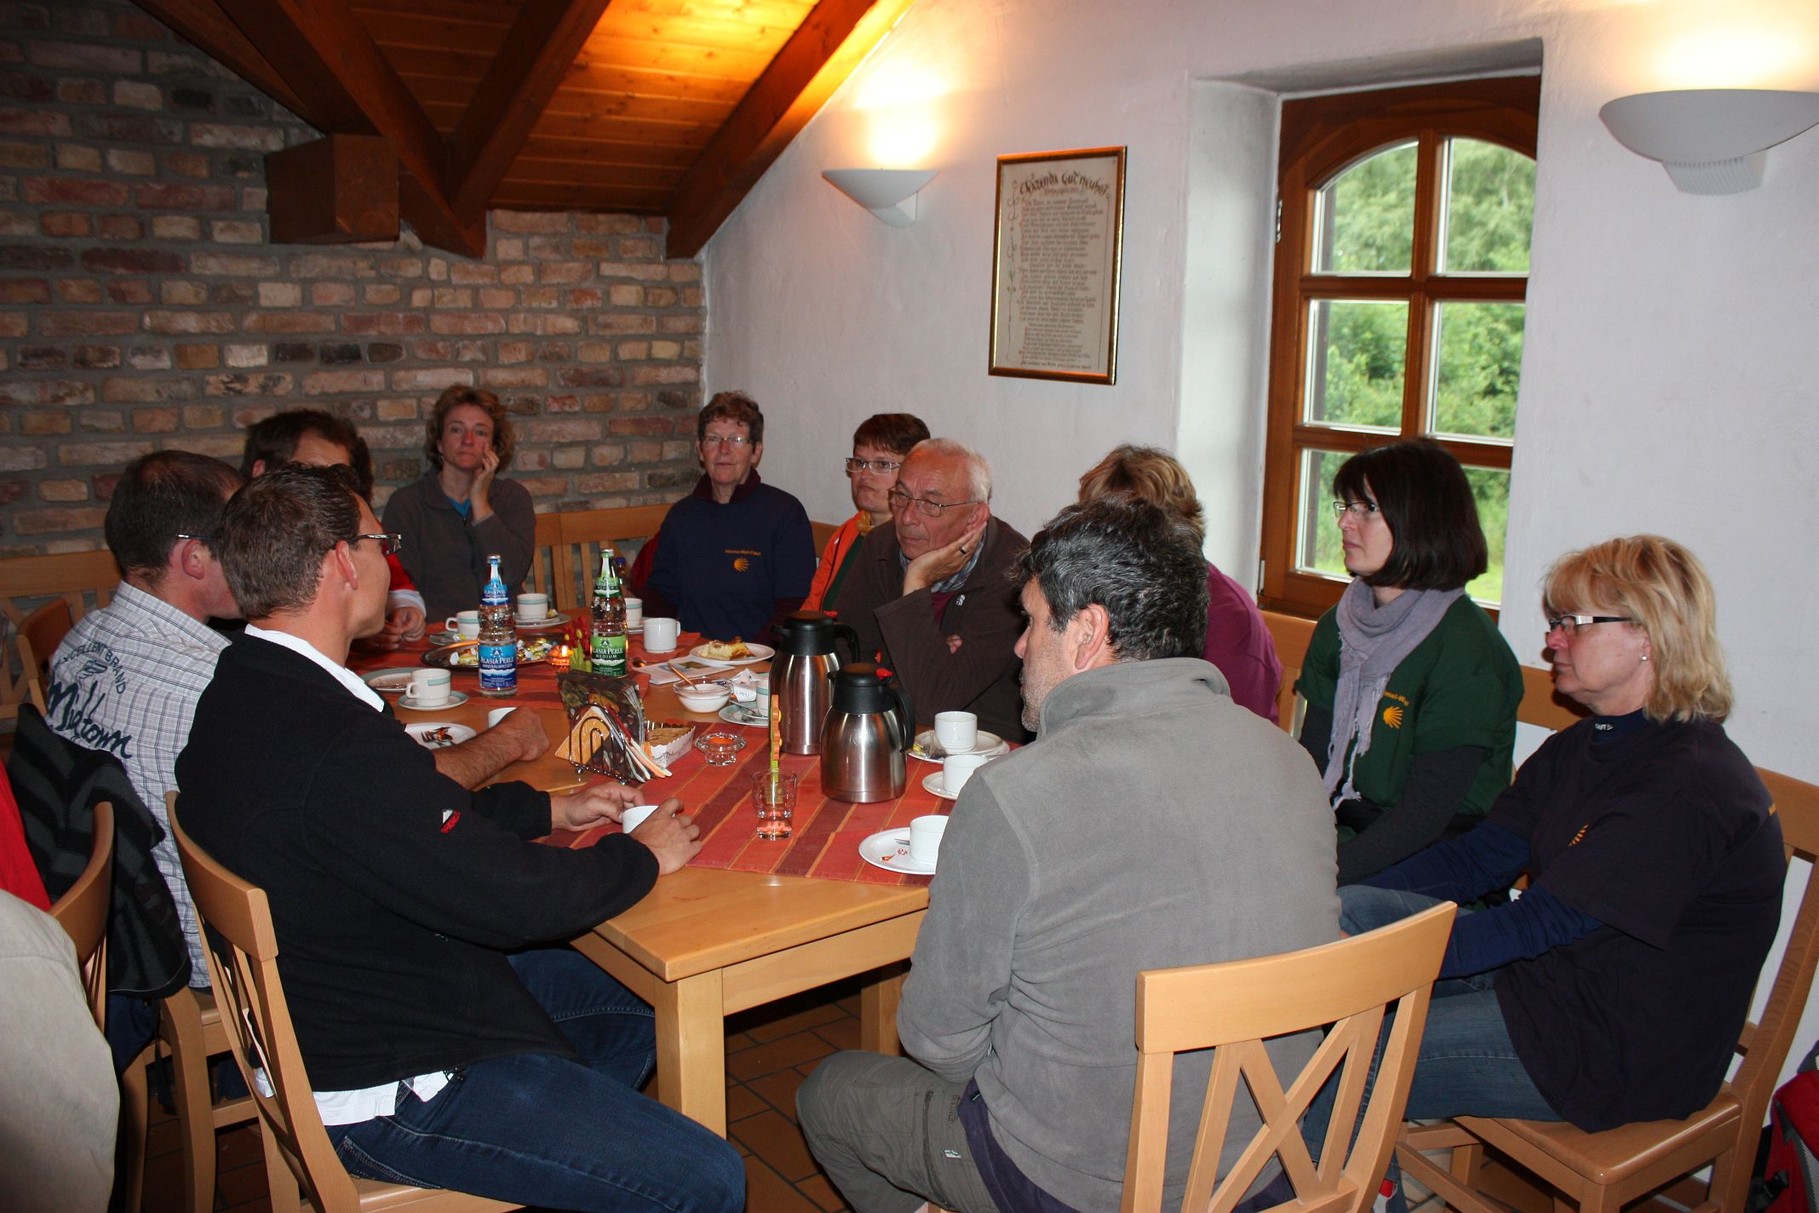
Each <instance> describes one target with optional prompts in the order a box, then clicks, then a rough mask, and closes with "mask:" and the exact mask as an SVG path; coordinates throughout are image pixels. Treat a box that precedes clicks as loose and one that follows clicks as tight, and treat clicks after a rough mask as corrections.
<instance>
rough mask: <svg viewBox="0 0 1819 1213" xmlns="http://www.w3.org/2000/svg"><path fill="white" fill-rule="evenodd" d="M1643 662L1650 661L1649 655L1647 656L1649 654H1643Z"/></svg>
mask: <svg viewBox="0 0 1819 1213" xmlns="http://www.w3.org/2000/svg"><path fill="white" fill-rule="evenodd" d="M1642 660H1644V661H1647V660H1648V654H1647V653H1644V654H1643V655H1642Z"/></svg>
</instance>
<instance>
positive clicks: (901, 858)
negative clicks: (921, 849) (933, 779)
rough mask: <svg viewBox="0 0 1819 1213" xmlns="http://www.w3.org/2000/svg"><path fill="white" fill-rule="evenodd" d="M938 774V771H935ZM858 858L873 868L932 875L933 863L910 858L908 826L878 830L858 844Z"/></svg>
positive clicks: (912, 874)
mask: <svg viewBox="0 0 1819 1213" xmlns="http://www.w3.org/2000/svg"><path fill="white" fill-rule="evenodd" d="M936 774H937V775H939V774H940V772H939V771H937V772H936ZM859 858H861V859H863V860H865V862H867V863H869V864H871V865H872V866H873V867H874V868H883V869H884V870H885V871H887V872H908V873H909V874H910V875H911V876H933V875H934V874H935V865H934V864H932V863H917V862H916V861H915V860H913V859H911V858H910V852H909V827H908V826H904V827H903V828H902V829H900V830H880V831H878V832H877V833H876V834H873V835H872V836H871V837H870V838H868V839H866V840H865V841H864V842H862V843H860V844H859Z"/></svg>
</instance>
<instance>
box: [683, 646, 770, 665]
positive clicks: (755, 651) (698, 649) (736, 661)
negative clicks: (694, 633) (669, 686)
mask: <svg viewBox="0 0 1819 1213" xmlns="http://www.w3.org/2000/svg"><path fill="white" fill-rule="evenodd" d="M745 647H746V648H748V649H750V650H751V651H752V652H751V656H749V657H709V656H708V655H707V654H706V653H704V652H702V650H703V649H705V648H707V646H706V645H705V644H698V645H696V646H695V647H694V648H692V649H690V650H689V651H688V655H689V656H690V657H697V658H700V659H701V660H702V661H712V662H715V663H718V664H722V665H751V664H752V663H753V662H754V661H769V660H770V659H771V658H772V657H773V656H775V655H776V652H777V650H776V649H773V648H772V647H771V646H770V645H768V644H751V643H749V642H748V643H747V644H746V646H745Z"/></svg>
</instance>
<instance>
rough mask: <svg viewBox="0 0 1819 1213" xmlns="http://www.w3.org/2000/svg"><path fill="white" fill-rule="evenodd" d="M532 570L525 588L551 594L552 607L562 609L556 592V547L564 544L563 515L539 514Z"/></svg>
mask: <svg viewBox="0 0 1819 1213" xmlns="http://www.w3.org/2000/svg"><path fill="white" fill-rule="evenodd" d="M532 542H533V544H534V546H533V547H532V548H531V571H530V572H529V573H528V574H527V575H526V576H525V579H524V588H525V589H527V590H535V591H536V592H537V593H539V594H548V595H549V596H550V609H552V610H557V611H559V610H561V609H562V603H561V602H559V601H558V600H557V599H558V595H557V592H556V581H557V578H556V549H558V548H559V547H561V546H562V515H560V514H539V515H537V531H536V537H535V539H534V540H533V541H532Z"/></svg>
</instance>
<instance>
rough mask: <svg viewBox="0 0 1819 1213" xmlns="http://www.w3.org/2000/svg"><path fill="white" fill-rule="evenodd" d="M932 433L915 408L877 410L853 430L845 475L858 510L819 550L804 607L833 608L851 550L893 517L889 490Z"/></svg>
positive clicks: (850, 561)
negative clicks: (911, 455) (917, 447)
mask: <svg viewBox="0 0 1819 1213" xmlns="http://www.w3.org/2000/svg"><path fill="white" fill-rule="evenodd" d="M928 436H929V434H928V426H927V425H926V424H925V423H924V422H923V420H922V418H920V417H918V416H916V415H915V414H914V413H874V414H872V415H871V416H870V417H867V418H866V419H865V420H864V421H861V422H860V423H859V428H858V429H856V430H854V431H853V455H852V458H850V459H848V460H847V461H846V479H847V482H848V487H849V488H850V489H851V490H852V494H853V504H854V505H855V506H857V507H858V510H859V512H858V513H856V514H854V515H853V516H852V517H851V518H848V519H847V520H846V521H845V522H843V523H841V524H840V529H839V530H837V531H835V532H834V533H833V534H832V535H829V536H828V539H827V544H826V546H824V547H823V548H822V549H821V562H820V563H819V564H817V565H816V566H815V579H814V581H812V582H810V583H809V587H808V597H807V598H806V599H804V600H803V603H802V605H803V607H804V608H805V609H807V610H811V611H832V610H834V609H835V604H836V602H837V601H838V599H839V597H840V583H841V582H842V581H844V580H845V578H846V574H847V571H848V570H849V569H856V568H858V567H859V566H858V565H856V564H854V563H853V553H855V552H857V551H858V550H859V549H860V548H862V547H864V546H865V537H866V536H867V535H870V534H871V533H872V530H873V528H874V527H881V526H883V525H884V524H885V523H887V522H889V521H890V520H891V500H890V491H891V490H892V489H894V488H896V487H897V469H898V468H900V467H902V466H903V461H904V460H905V459H907V458H908V457H909V453H910V450H911V448H913V447H914V446H915V445H916V444H917V443H918V442H921V441H923V440H924V439H926V438H927V437H928Z"/></svg>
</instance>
